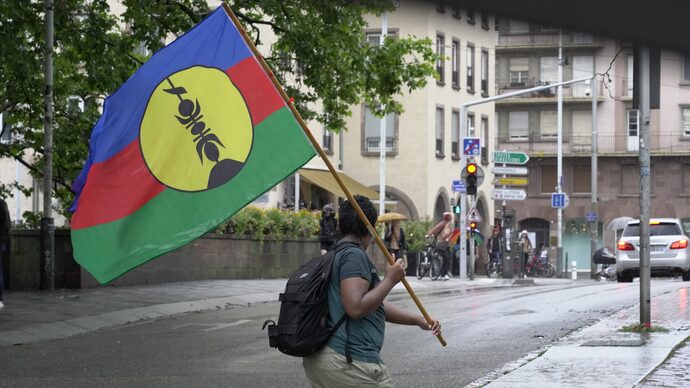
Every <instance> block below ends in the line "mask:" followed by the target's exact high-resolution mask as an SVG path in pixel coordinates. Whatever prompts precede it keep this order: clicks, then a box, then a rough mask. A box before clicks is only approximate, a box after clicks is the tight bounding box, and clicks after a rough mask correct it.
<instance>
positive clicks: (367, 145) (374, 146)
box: [364, 136, 395, 152]
mask: <svg viewBox="0 0 690 388" xmlns="http://www.w3.org/2000/svg"><path fill="white" fill-rule="evenodd" d="M380 139H381V137H380V136H372V137H367V138H365V139H364V152H379V149H380V148H379V146H380V145H381V140H380ZM394 150H395V138H394V137H386V152H391V151H394Z"/></svg>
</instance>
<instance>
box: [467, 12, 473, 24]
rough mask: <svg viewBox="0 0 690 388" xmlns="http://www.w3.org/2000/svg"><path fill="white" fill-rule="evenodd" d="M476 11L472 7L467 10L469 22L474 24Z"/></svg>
mask: <svg viewBox="0 0 690 388" xmlns="http://www.w3.org/2000/svg"><path fill="white" fill-rule="evenodd" d="M474 13H475V12H474V10H472V9H468V10H467V23H469V24H474Z"/></svg>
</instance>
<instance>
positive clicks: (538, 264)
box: [526, 249, 556, 278]
mask: <svg viewBox="0 0 690 388" xmlns="http://www.w3.org/2000/svg"><path fill="white" fill-rule="evenodd" d="M526 272H527V274H528V275H531V276H543V277H547V278H550V277H552V276H553V275H554V274H555V273H556V269H555V268H554V267H553V264H551V262H549V254H548V251H547V250H546V249H542V250H541V252H540V253H537V250H536V249H533V250H532V251H531V252H530V254H529V261H528V262H527V266H526Z"/></svg>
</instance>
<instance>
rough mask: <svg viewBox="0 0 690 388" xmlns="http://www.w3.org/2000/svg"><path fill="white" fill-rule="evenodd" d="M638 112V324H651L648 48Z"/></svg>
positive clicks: (642, 60)
mask: <svg viewBox="0 0 690 388" xmlns="http://www.w3.org/2000/svg"><path fill="white" fill-rule="evenodd" d="M638 53H639V60H638V61H637V63H639V65H640V66H639V72H638V74H639V77H637V79H639V80H640V82H639V85H637V84H636V85H635V87H636V88H639V94H638V95H639V109H640V118H641V120H640V155H639V162H640V323H642V324H644V325H645V327H649V326H650V325H651V313H650V304H651V300H650V275H651V273H650V268H649V205H650V196H649V189H650V185H649V183H650V175H651V174H650V159H649V147H650V145H651V144H650V136H649V118H650V110H651V108H650V106H651V104H650V92H651V82H650V70H651V61H650V48H649V46H647V45H640V46H639V50H638Z"/></svg>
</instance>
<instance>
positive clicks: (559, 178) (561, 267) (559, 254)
mask: <svg viewBox="0 0 690 388" xmlns="http://www.w3.org/2000/svg"><path fill="white" fill-rule="evenodd" d="M557 106H558V108H557V109H558V115H557V121H558V155H557V167H556V169H557V172H556V192H557V193H558V194H561V193H562V192H563V30H558V104H557ZM557 214H558V223H557V228H558V245H557V247H558V248H557V249H556V260H557V263H556V267H557V270H556V272H558V274H559V275H560V276H564V275H563V273H564V271H565V269H566V268H568V266H567V264H564V263H563V209H562V208H558V211H557Z"/></svg>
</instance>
